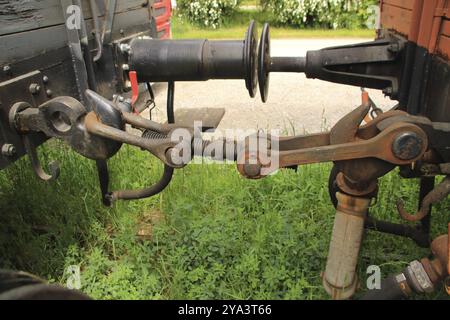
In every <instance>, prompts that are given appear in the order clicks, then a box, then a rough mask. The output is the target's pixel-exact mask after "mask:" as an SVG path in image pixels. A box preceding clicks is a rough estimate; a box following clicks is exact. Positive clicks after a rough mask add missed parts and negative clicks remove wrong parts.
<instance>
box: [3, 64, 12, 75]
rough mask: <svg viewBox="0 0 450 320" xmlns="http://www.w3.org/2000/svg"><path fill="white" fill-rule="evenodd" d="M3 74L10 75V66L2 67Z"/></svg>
mask: <svg viewBox="0 0 450 320" xmlns="http://www.w3.org/2000/svg"><path fill="white" fill-rule="evenodd" d="M3 72H4V73H6V74H9V73H11V66H10V65H6V66H4V67H3Z"/></svg>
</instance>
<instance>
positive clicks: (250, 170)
mask: <svg viewBox="0 0 450 320" xmlns="http://www.w3.org/2000/svg"><path fill="white" fill-rule="evenodd" d="M261 169H262V167H261V165H260V164H249V163H246V164H244V172H245V174H246V175H247V176H248V177H249V178H256V177H258V176H259V175H260V174H261Z"/></svg>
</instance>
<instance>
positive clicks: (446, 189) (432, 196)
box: [397, 176, 450, 222]
mask: <svg viewBox="0 0 450 320" xmlns="http://www.w3.org/2000/svg"><path fill="white" fill-rule="evenodd" d="M449 194H450V176H447V177H445V179H444V180H443V181H442V182H441V183H440V184H439V185H438V186H437V187H436V188H435V189H434V190H433V191H431V192H430V193H429V194H428V195H427V196H426V197H425V198H424V199H423V202H422V206H421V207H420V210H419V211H418V212H417V213H416V214H415V215H411V214H409V213H408V212H407V211H406V210H405V206H404V203H403V201H402V200H398V201H397V210H398V213H399V214H400V216H401V217H402V218H403V219H404V220H406V221H410V222H416V221H420V220H422V219H424V218H425V217H426V216H427V215H428V214H429V213H430V208H431V205H433V204H435V203H438V202H440V201H442V200H444V198H445V197H447V196H448V195H449Z"/></svg>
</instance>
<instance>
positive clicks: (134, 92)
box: [129, 71, 139, 113]
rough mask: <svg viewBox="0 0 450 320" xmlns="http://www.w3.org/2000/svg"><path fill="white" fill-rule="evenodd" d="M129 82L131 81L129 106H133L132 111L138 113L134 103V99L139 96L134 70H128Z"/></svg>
mask: <svg viewBox="0 0 450 320" xmlns="http://www.w3.org/2000/svg"><path fill="white" fill-rule="evenodd" d="M129 77H130V82H131V93H132V95H131V106H132V107H133V111H134V113H138V112H137V110H136V108H135V104H136V101H137V100H138V98H139V82H138V79H137V73H136V71H130V72H129Z"/></svg>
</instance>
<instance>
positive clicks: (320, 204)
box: [0, 142, 450, 299]
mask: <svg viewBox="0 0 450 320" xmlns="http://www.w3.org/2000/svg"><path fill="white" fill-rule="evenodd" d="M41 153H42V154H43V155H42V158H43V162H44V163H46V161H48V160H49V159H58V160H59V161H60V162H61V164H62V175H61V177H60V179H59V180H58V181H56V182H54V183H50V184H47V183H43V182H41V181H38V180H37V179H36V178H35V177H34V176H33V174H32V172H31V168H30V164H29V161H28V159H22V160H20V161H19V162H18V163H16V164H15V165H13V166H11V167H9V168H8V169H7V170H4V171H2V172H1V173H0V186H1V187H0V188H1V189H0V208H2V210H1V211H2V212H1V214H0V257H2V260H1V265H0V267H2V268H13V269H21V270H27V271H30V272H33V273H36V274H38V275H40V276H42V277H45V278H47V279H51V280H52V281H55V282H60V283H63V284H64V283H65V281H66V275H65V274H64V270H65V269H66V267H67V266H69V265H73V264H77V265H80V266H81V269H82V285H83V287H82V290H83V291H84V292H86V293H87V294H89V295H91V296H92V297H94V298H98V299H207V298H214V299H327V298H328V297H327V295H326V293H325V291H324V290H323V289H322V285H321V279H320V272H321V271H322V270H323V269H324V266H325V261H326V256H327V251H328V243H329V239H330V233H331V229H332V224H333V219H334V209H333V207H332V206H331V205H330V203H329V200H328V194H327V178H328V172H329V169H330V166H329V165H314V166H306V167H303V168H301V169H300V170H299V172H298V173H296V172H294V171H282V172H280V173H278V174H277V175H275V176H273V177H269V178H267V179H265V180H261V181H248V180H245V179H243V178H241V177H240V176H239V175H238V173H237V172H236V169H235V167H234V166H227V165H208V166H199V165H191V166H188V167H187V168H185V169H183V170H180V171H177V172H176V174H175V177H174V181H173V183H172V184H171V185H170V187H169V188H168V189H167V190H166V191H164V192H163V193H162V194H161V195H159V196H156V197H154V198H152V199H149V200H145V201H134V202H118V203H117V204H116V205H115V207H114V208H111V209H109V208H104V207H102V206H101V204H100V196H99V191H98V187H97V177H96V171H95V165H94V164H93V162H92V161H89V160H86V159H83V158H82V157H81V156H78V155H76V154H74V153H73V152H72V151H70V150H68V148H67V147H64V146H62V145H61V144H60V143H54V142H52V145H51V146H50V147H49V146H47V147H45V148H44V150H43V152H42V151H41ZM110 164H111V170H112V172H111V173H112V182H113V187H114V189H117V188H126V187H128V188H138V187H142V186H146V185H149V184H150V183H152V181H155V180H156V179H157V177H158V176H159V174H160V173H161V165H160V164H159V163H157V162H156V161H154V160H152V158H151V157H150V156H149V155H148V154H145V153H143V152H140V151H138V150H136V149H132V148H129V147H124V148H123V149H122V151H121V152H120V153H119V154H118V155H117V156H116V157H114V158H113V159H112V161H110ZM380 189H381V193H380V196H379V199H378V203H377V204H376V206H375V207H374V208H373V209H372V213H373V214H374V215H375V216H376V217H379V218H383V219H389V220H392V221H399V219H398V217H397V214H395V213H394V204H393V202H394V200H395V199H397V198H399V197H405V198H406V199H408V209H409V210H412V208H413V207H414V206H415V196H412V195H415V194H416V192H417V186H416V183H415V182H414V181H405V180H401V179H398V176H397V174H396V173H392V174H390V175H388V176H386V177H385V178H383V179H382V182H381V188H380ZM449 209H450V201H446V202H444V203H443V204H441V205H438V206H437V208H436V211H435V212H437V213H440V214H435V216H434V217H433V222H434V229H433V235H438V234H442V233H445V230H446V228H445V227H446V223H447V222H448V218H447V217H446V216H445V215H444V214H443V213H446V212H448V210H449ZM161 217H162V218H161ZM143 221H146V222H152V221H153V222H152V223H151V225H150V226H151V227H152V235H151V238H150V239H147V240H142V239H141V238H139V237H137V236H136V233H137V231H138V229H139V228H140V226H141V225H142V222H143ZM428 253H429V252H428V251H427V250H423V249H419V248H417V247H416V246H415V245H414V244H413V243H412V242H411V241H410V240H407V239H403V238H398V237H393V236H389V235H383V234H377V233H373V232H369V233H367V235H366V238H365V241H364V245H363V248H362V253H361V257H360V262H359V268H360V270H359V273H360V276H361V278H362V279H363V283H364V282H365V279H366V275H365V273H364V270H366V268H367V266H369V265H372V264H377V265H380V266H381V268H382V271H383V274H385V275H386V274H389V273H391V272H397V271H400V270H402V269H403V268H404V267H405V265H406V264H407V262H409V261H412V260H414V259H420V258H422V257H424V256H426V255H427V254H428ZM444 297H445V295H444V293H443V292H442V291H440V292H439V293H438V294H434V295H432V296H431V297H428V298H444Z"/></svg>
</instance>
